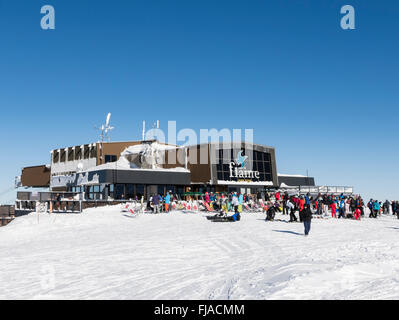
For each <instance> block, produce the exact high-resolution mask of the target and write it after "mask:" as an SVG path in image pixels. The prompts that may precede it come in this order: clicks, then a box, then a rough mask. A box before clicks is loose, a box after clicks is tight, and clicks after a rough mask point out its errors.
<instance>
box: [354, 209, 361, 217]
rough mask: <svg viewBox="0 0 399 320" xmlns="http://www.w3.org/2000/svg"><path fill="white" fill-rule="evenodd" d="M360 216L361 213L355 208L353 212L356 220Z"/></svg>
mask: <svg viewBox="0 0 399 320" xmlns="http://www.w3.org/2000/svg"><path fill="white" fill-rule="evenodd" d="M360 216H361V211H360V209H359V208H356V211H355V218H356V220H360Z"/></svg>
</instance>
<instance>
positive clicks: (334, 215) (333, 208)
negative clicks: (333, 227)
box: [330, 202, 337, 218]
mask: <svg viewBox="0 0 399 320" xmlns="http://www.w3.org/2000/svg"><path fill="white" fill-rule="evenodd" d="M330 209H331V216H332V217H333V218H336V217H337V212H336V209H337V207H336V204H335V202H333V203H331V204H330Z"/></svg>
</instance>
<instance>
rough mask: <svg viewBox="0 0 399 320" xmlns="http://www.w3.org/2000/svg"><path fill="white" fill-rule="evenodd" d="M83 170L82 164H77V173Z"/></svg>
mask: <svg viewBox="0 0 399 320" xmlns="http://www.w3.org/2000/svg"><path fill="white" fill-rule="evenodd" d="M82 170H83V163H82V162H79V163H78V171H82Z"/></svg>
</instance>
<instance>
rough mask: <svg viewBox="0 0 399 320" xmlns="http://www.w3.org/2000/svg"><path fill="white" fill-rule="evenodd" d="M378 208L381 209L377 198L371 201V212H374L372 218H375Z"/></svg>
mask: <svg viewBox="0 0 399 320" xmlns="http://www.w3.org/2000/svg"><path fill="white" fill-rule="evenodd" d="M380 209H381V205H380V203H379V202H378V200H375V201H374V203H373V213H374V214H373V217H374V218H377V215H378V214H379V212H380Z"/></svg>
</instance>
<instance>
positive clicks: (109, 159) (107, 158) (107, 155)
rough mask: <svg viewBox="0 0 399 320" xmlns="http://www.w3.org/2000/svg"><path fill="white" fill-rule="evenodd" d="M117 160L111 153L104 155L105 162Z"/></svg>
mask: <svg viewBox="0 0 399 320" xmlns="http://www.w3.org/2000/svg"><path fill="white" fill-rule="evenodd" d="M116 161H117V156H116V155H113V154H106V155H105V163H109V162H116Z"/></svg>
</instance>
